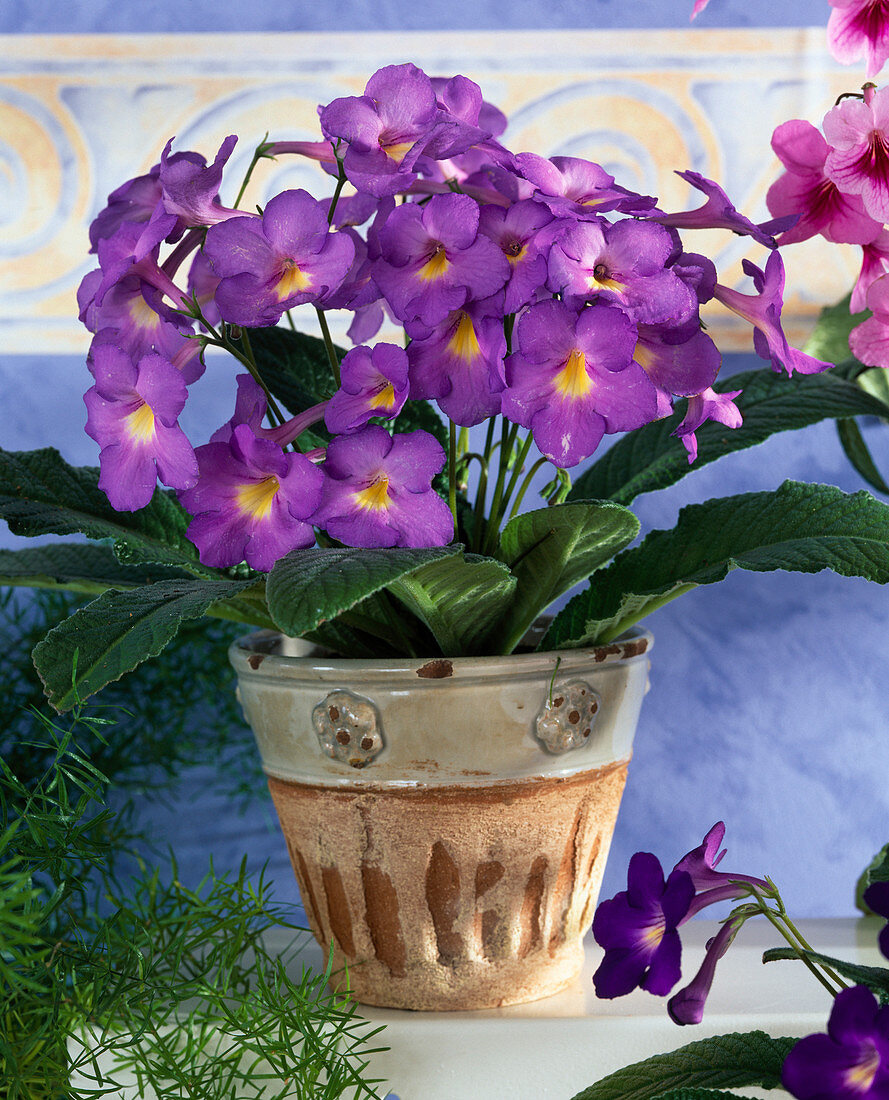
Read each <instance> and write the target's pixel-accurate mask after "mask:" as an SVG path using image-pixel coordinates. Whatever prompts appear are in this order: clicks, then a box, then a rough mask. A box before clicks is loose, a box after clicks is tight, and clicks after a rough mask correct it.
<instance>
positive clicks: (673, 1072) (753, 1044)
mask: <svg viewBox="0 0 889 1100" xmlns="http://www.w3.org/2000/svg"><path fill="white" fill-rule="evenodd" d="M798 1042H799V1040H798V1039H790V1038H779V1039H775V1038H772V1036H770V1035H767V1034H766V1033H765V1032H764V1031H747V1032H736V1033H734V1034H732V1035H716V1036H714V1037H713V1038H712V1039H699V1040H698V1041H697V1042H696V1043H689V1044H688V1045H687V1046H684V1047H680V1048H679V1049H678V1050H673V1051H670V1052H669V1053H668V1054H657V1055H655V1056H654V1057H653V1058H647V1059H646V1060H645V1061H644V1062H636V1063H635V1064H634V1065H632V1066H625V1067H624V1068H623V1069H619V1070H617V1072H616V1073H612V1074H609V1076H608V1077H603V1078H602V1080H601V1081H598V1082H597V1083H596V1084H595V1085H590V1087H589V1088H586V1089H584V1090H583V1092H579V1093H578V1094H577V1095H576V1096H575V1097H574V1100H654V1098H655V1097H663V1096H665V1095H669V1093H670V1091H671V1090H673V1089H683V1088H685V1089H716V1090H719V1089H731V1088H743V1087H744V1086H745V1085H759V1086H761V1087H762V1088H766V1089H774V1088H777V1087H778V1086H779V1085H780V1084H781V1067H782V1065H783V1064H784V1059H785V1058H786V1057H787V1055H788V1054H789V1053H790V1050H791V1048H792V1047H793V1046H794V1045H795V1044H796V1043H798ZM692 1095H694V1094H692Z"/></svg>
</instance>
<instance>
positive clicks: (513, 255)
mask: <svg viewBox="0 0 889 1100" xmlns="http://www.w3.org/2000/svg"><path fill="white" fill-rule="evenodd" d="M503 251H504V253H505V255H506V258H507V260H509V262H510V263H511V264H512V265H513V267H515V265H516V264H517V263H518V262H519V260H521V259H522V257H523V256H524V255H525V253H526V252H527V251H528V248H527V246H526V245H523V244H522V243H521V242H520V241H513V242H512V243H511V244H508V245H507V246H506V248H504V249H503Z"/></svg>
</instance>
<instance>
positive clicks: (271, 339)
mask: <svg viewBox="0 0 889 1100" xmlns="http://www.w3.org/2000/svg"><path fill="white" fill-rule="evenodd" d="M250 346H251V347H252V349H253V354H254V357H255V359H256V365H257V367H258V368H259V373H260V375H261V376H262V380H263V382H265V384H266V385H267V386H268V388H269V390H270V391H271V393H272V396H273V397H275V398H276V399H277V400H278V401H280V402H281V404H282V405H284V407H285V408H286V409H287V410H288V412H290V413H291V415H295V414H296V413H298V412H302V411H303V410H304V409H308V408H311V407H312V405H317V404H318V403H319V402H320V401H326V400H327V399H328V398H329V397H331V396H332V395H333V391H334V390H335V389H336V387H335V386H334V382H333V372H332V371H331V369H330V361H329V359H328V358H327V348H326V347H325V346H324V341H323V340H320V339H319V338H318V337H317V336H308V335H307V334H306V333H304V332H293V331H291V330H290V329H286V328H259V329H251V330H250ZM336 354H337V358H338V359H340V360H342V358H343V356H344V355H345V354H346V351H345V349H344V348H340V347H338V348H336ZM314 430H315V431H317V432H318V434H322V435H324V436H325V438H326V432H325V429H324V425H323V423H322V424H320V425H318V426H317V427H316V429H314Z"/></svg>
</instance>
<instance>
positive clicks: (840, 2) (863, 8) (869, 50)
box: [827, 0, 889, 80]
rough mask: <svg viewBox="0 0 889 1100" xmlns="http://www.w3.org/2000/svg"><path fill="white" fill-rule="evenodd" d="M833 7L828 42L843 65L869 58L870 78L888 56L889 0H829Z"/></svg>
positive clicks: (884, 62)
mask: <svg viewBox="0 0 889 1100" xmlns="http://www.w3.org/2000/svg"><path fill="white" fill-rule="evenodd" d="M829 3H830V6H831V7H832V8H833V9H834V10H833V11H832V12H831V13H830V19H829V20H828V23H827V45H828V47H829V48H830V52H831V54H833V56H834V57H835V58H836V59H837V61H840V62H842V64H844V65H851V64H853V62H855V61H859V60H860V59H861V58H862V57H865V58H867V74H866V75H867V79H868V80H870V79H871V77H874V76H876V75H877V73H878V72H879V71H880V69H882V67H883V66H884V65H885V64H886V58H887V57H889V2H887V0H829Z"/></svg>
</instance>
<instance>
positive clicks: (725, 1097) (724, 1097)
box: [652, 1088, 753, 1100]
mask: <svg viewBox="0 0 889 1100" xmlns="http://www.w3.org/2000/svg"><path fill="white" fill-rule="evenodd" d="M652 1100H753V1098H752V1097H750V1096H740V1095H739V1094H738V1093H737V1092H723V1091H722V1089H694V1088H692V1089H670V1091H669V1092H659V1093H658V1094H657V1096H653V1097H652Z"/></svg>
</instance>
